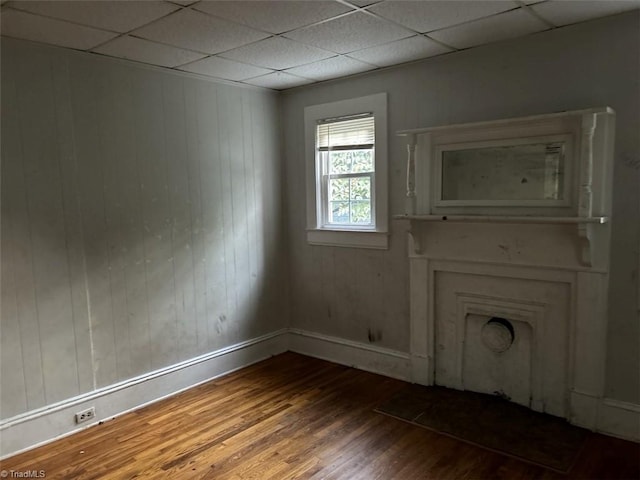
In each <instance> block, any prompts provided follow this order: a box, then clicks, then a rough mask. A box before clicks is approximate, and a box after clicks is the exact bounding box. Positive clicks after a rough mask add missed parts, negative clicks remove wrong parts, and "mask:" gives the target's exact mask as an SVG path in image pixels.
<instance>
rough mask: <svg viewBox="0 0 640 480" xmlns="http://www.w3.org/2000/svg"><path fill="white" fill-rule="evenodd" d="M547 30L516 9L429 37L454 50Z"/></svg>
mask: <svg viewBox="0 0 640 480" xmlns="http://www.w3.org/2000/svg"><path fill="white" fill-rule="evenodd" d="M547 28H549V27H548V26H547V25H545V24H544V23H543V22H542V21H541V20H539V19H538V18H536V17H535V16H533V15H531V14H529V13H528V12H526V11H525V10H523V9H518V10H514V11H512V12H506V13H502V14H500V15H494V16H492V17H486V18H482V19H480V20H476V21H474V22H469V23H464V24H462V25H457V26H455V27H450V28H445V29H443V30H438V31H437V32H431V33H430V34H429V36H430V37H433V38H435V39H436V40H438V41H440V42H443V43H446V44H447V45H451V46H453V47H456V48H468V47H474V46H477V45H482V44H484V43H491V42H496V41H499V40H505V39H508V38H514V37H518V36H523V35H528V34H530V33H534V32H540V31H542V30H546V29H547Z"/></svg>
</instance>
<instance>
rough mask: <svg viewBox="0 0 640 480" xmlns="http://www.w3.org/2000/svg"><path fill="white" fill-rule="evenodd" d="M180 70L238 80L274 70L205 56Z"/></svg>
mask: <svg viewBox="0 0 640 480" xmlns="http://www.w3.org/2000/svg"><path fill="white" fill-rule="evenodd" d="M180 70H185V71H187V72H194V73H200V74H202V75H208V76H211V77H217V78H224V79H226V80H236V81H237V80H245V79H247V78H253V77H257V76H259V75H266V74H267V73H271V72H272V71H271V70H267V69H266V68H261V67H255V66H253V65H247V64H246V63H239V62H234V61H233V60H227V59H226V58H221V57H209V58H204V59H202V60H198V61H197V62H193V63H190V64H189V65H185V66H183V67H181V68H180Z"/></svg>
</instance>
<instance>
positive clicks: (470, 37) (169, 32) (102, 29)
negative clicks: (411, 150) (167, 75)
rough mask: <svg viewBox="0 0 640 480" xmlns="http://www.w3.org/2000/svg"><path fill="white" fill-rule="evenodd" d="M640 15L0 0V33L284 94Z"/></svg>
mask: <svg viewBox="0 0 640 480" xmlns="http://www.w3.org/2000/svg"><path fill="white" fill-rule="evenodd" d="M638 8H640V0H625V1H618V0H601V1H597V0H596V1H593V0H589V1H580V0H571V1H567V0H547V1H540V0H538V1H536V0H525V1H512V0H498V1H484V0H472V1H456V0H449V1H435V0H422V1H399V0H390V1H380V0H378V1H375V0H303V1H295V0H284V1H282V0H280V1H277V0H258V1H244V0H226V1H213V0H201V1H189V0H187V1H184V0H182V1H179V0H173V1H150V0H144V1H135V0H129V1H108V0H100V1H95V0H92V1H63V0H58V1H33V0H28V1H27V0H15V1H6V0H4V1H3V2H2V11H1V14H0V15H1V26H2V35H3V36H7V37H14V38H21V39H26V40H31V41H35V42H41V43H46V44H51V45H57V46H61V47H66V48H71V49H75V50H83V51H87V52H90V53H93V54H96V55H106V56H110V57H118V58H124V59H128V60H133V61H137V62H142V63H146V64H151V65H156V66H159V67H165V68H170V69H174V70H181V71H185V72H192V73H196V74H200V75H205V76H209V77H213V78H216V79H223V80H227V81H231V82H238V83H243V84H248V85H254V86H259V87H265V88H270V89H274V90H283V89H287V88H292V87H297V86H300V85H307V84H311V83H315V82H319V81H324V80H329V79H332V78H338V77H344V76H348V75H353V74H356V73H361V72H366V71H370V70H375V69H378V68H382V67H388V66H391V65H396V64H400V63H405V62H410V61H414V60H418V59H422V58H427V57H433V56H436V55H442V54H446V53H449V52H454V51H456V50H462V49H466V48H471V47H475V46H479V45H483V44H486V43H491V42H496V41H501V40H506V39H510V38H515V37H520V36H524V35H529V34H532V33H536V32H541V31H544V30H549V29H553V28H559V27H563V26H565V25H569V24H572V23H578V22H583V21H586V20H591V19H593V18H598V17H603V16H608V15H613V14H616V13H620V12H623V11H627V10H633V9H638Z"/></svg>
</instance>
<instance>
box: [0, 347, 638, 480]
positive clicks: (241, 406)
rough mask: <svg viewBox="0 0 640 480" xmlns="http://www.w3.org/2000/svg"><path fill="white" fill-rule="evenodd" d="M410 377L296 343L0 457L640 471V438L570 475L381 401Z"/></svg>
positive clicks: (61, 471) (443, 473) (170, 472)
mask: <svg viewBox="0 0 640 480" xmlns="http://www.w3.org/2000/svg"><path fill="white" fill-rule="evenodd" d="M404 385H405V384H404V383H403V382H401V381H399V380H394V379H390V378H386V377H382V376H379V375H374V374H371V373H367V372H362V371H358V370H354V369H351V368H347V367H344V366H340V365H335V364H332V363H329V362H325V361H322V360H317V359H313V358H309V357H305V356H302V355H297V354H294V353H285V354H283V355H278V356H276V357H273V358H271V359H269V360H266V361H264V362H260V363H258V364H256V365H252V366H250V367H247V368H245V369H242V370H239V371H237V372H234V373H232V374H230V375H227V376H225V377H222V378H219V379H216V380H214V381H211V382H208V383H206V384H203V385H200V386H198V387H195V388H193V389H191V390H188V391H186V392H183V393H181V394H179V395H176V396H174V397H172V398H169V399H165V400H162V401H160V402H157V403H155V404H152V405H149V406H146V407H144V408H141V409H139V410H137V411H135V412H131V413H128V414H126V415H123V416H122V417H119V418H117V419H115V420H111V421H108V422H104V423H103V424H102V425H98V426H95V427H92V428H89V429H87V430H85V431H82V432H80V433H77V434H75V435H72V436H70V437H66V438H63V439H61V440H58V441H56V442H53V443H50V444H48V445H45V446H43V447H40V448H37V449H35V450H32V451H29V452H26V453H23V454H20V455H16V456H14V457H12V458H9V459H7V460H5V461H3V462H1V465H0V470H7V471H10V470H14V471H15V472H21V471H26V470H44V471H45V472H46V478H56V479H73V480H76V479H77V480H98V479H104V478H108V479H111V478H113V479H133V478H135V479H165V478H171V479H173V478H175V479H181V480H183V479H184V480H219V479H220V480H249V479H255V480H284V479H291V480H293V479H309V480H311V479H313V480H318V479H325V480H373V479H376V480H388V479H399V480H411V479H436V480H439V479H456V480H465V479H469V480H478V479H491V480H500V479H505V480H533V479H536V480H538V479H542V480H559V479H618V480H620V479H629V480H631V479H640V446H639V445H637V444H634V443H631V442H626V441H623V440H618V439H615V438H610V437H605V436H603V435H597V434H590V436H589V438H588V440H587V442H586V445H585V448H584V450H583V452H582V453H581V454H580V456H579V458H578V461H577V463H576V465H575V466H574V468H573V469H572V471H571V472H570V473H569V474H568V475H560V474H558V473H555V472H553V471H550V470H547V469H544V468H542V467H539V466H536V465H531V464H528V463H525V462H522V461H519V460H517V459H513V458H509V457H507V456H504V455H501V454H498V453H494V452H490V451H488V450H485V449H482V448H480V447H476V446H473V445H470V444H467V443H464V442H461V441H458V440H456V439H453V438H450V437H446V436H443V435H439V434H437V433H435V432H432V431H430V430H427V429H424V428H420V427H417V426H414V425H410V424H408V423H405V422H402V421H399V420H396V419H394V418H391V417H388V416H385V415H382V414H379V413H376V412H374V410H373V409H374V408H375V407H376V406H377V405H379V404H381V403H382V402H384V401H385V400H386V399H388V398H389V397H390V396H391V395H393V394H394V393H395V392H397V391H398V390H399V389H401V388H402V387H403V386H404Z"/></svg>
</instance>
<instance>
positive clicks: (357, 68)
mask: <svg viewBox="0 0 640 480" xmlns="http://www.w3.org/2000/svg"><path fill="white" fill-rule="evenodd" d="M374 68H376V67H375V66H374V65H369V64H367V63H363V62H359V61H358V60H354V59H352V58H349V57H344V56H342V55H340V56H337V57H332V58H327V59H326V60H320V61H319V62H314V63H310V64H308V65H303V66H301V67H294V68H290V69H289V70H287V73H292V74H294V75H299V76H301V77H305V78H312V79H314V80H329V79H330V78H337V77H344V76H346V75H353V74H354V73H360V72H366V71H367V70H373V69H374Z"/></svg>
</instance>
